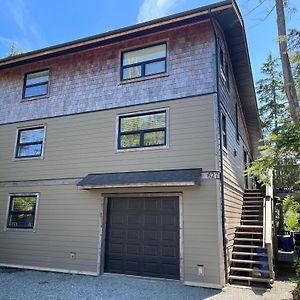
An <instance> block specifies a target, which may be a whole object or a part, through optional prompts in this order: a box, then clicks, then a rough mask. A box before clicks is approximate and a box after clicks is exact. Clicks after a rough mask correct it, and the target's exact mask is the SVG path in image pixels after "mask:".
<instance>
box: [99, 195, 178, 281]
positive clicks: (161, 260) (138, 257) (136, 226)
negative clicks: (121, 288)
mask: <svg viewBox="0 0 300 300" xmlns="http://www.w3.org/2000/svg"><path fill="white" fill-rule="evenodd" d="M107 216H108V217H107V234H106V251H105V271H106V272H111V273H122V274H130V275H138V276H149V277H161V278H172V279H179V201H178V198H177V197H163V198H162V197H160V198H122V197H120V198H110V199H109V201H108V215H107Z"/></svg>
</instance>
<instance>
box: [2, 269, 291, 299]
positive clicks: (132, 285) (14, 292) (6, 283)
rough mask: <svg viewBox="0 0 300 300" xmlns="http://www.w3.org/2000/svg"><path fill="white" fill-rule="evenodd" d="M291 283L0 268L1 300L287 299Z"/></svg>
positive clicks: (289, 297)
mask: <svg viewBox="0 0 300 300" xmlns="http://www.w3.org/2000/svg"><path fill="white" fill-rule="evenodd" d="M293 286H294V285H293V284H292V283H289V282H281V281H277V282H276V283H275V284H274V287H273V289H271V291H263V290H253V289H239V288H233V287H229V288H227V289H226V290H225V291H223V292H222V291H219V290H213V289H206V288H197V287H188V286H183V285H182V284H180V283H179V282H176V281H168V280H151V279H142V278H134V277H128V276H122V275H109V274H105V275H103V276H101V277H92V276H84V275H69V274H60V273H51V272H38V271H26V270H17V269H6V268H0V299H1V300H11V299H13V300H19V299H22V300H29V299H30V300H35V299H39V300H48V299H49V300H50V299H51V300H54V299H55V300H69V299H72V300H77V299H80V300H87V299H90V300H93V299H109V300H114V299H118V300H123V299H130V300H135V299H139V300H142V299H149V300H151V299H163V300H168V299H170V300H171V299H172V300H177V299H178V300H179V299H180V300H185V299H187V300H194V299H195V300H201V299H210V300H217V299H218V300H225V299H229V300H239V299H242V300H246V299H276V300H283V299H291V296H290V295H291V294H290V291H291V290H292V289H293Z"/></svg>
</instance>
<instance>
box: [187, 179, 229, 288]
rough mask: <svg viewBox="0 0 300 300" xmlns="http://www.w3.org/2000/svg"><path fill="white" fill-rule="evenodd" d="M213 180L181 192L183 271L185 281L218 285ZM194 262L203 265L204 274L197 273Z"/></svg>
mask: <svg viewBox="0 0 300 300" xmlns="http://www.w3.org/2000/svg"><path fill="white" fill-rule="evenodd" d="M216 184H217V182H216V181H215V180H203V181H202V183H201V187H200V189H189V190H186V191H184V193H183V216H184V219H183V222H184V232H183V236H184V249H183V252H184V258H185V259H184V270H185V272H184V273H185V278H184V280H185V281H190V282H203V283H214V284H221V282H220V280H221V279H220V278H221V275H220V274H221V273H222V272H221V270H222V269H223V268H224V265H222V262H221V257H220V247H222V245H221V243H220V236H219V229H220V228H219V226H221V225H220V224H219V223H218V217H217V214H218V208H217V188H216ZM197 265H204V274H205V275H204V276H199V275H198V274H197V273H198V267H197Z"/></svg>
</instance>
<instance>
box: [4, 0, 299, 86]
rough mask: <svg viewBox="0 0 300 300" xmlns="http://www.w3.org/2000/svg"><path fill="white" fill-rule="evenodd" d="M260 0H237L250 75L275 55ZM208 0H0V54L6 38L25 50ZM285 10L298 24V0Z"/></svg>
mask: <svg viewBox="0 0 300 300" xmlns="http://www.w3.org/2000/svg"><path fill="white" fill-rule="evenodd" d="M259 1H260V0H237V3H238V5H239V7H240V9H241V11H242V15H243V17H244V21H245V25H246V32H247V37H248V44H249V48H250V58H251V62H252V69H253V73H254V79H255V80H257V79H258V78H259V77H260V66H261V64H262V62H264V60H265V58H266V56H267V54H268V53H269V52H270V51H272V53H273V54H275V55H277V54H278V46H277V44H276V34H277V29H276V16H275V11H273V12H272V13H271V14H270V15H269V17H268V18H267V19H266V20H263V19H264V17H265V16H266V15H267V14H268V11H269V10H270V9H271V8H272V7H273V5H274V2H275V0H263V1H264V3H263V4H262V5H261V6H259V7H258V8H257V9H254V8H255V7H256V6H257V4H258V3H259ZM214 2H217V1H214V0H110V1H104V0H84V1H82V0H81V1H76V0H75V1H74V0H60V1H58V0H0V7H1V10H0V57H4V56H6V55H7V53H8V51H9V48H10V45H11V42H12V41H15V42H16V43H17V45H18V47H19V48H23V49H25V50H26V51H30V50H35V49H39V48H43V47H47V46H50V45H55V44H59V43H63V42H67V41H71V40H74V39H78V38H82V37H87V36H90V35H93V34H98V33H102V32H106V31H108V30H112V29H117V28H120V27H124V26H128V25H132V24H135V23H137V22H141V21H147V20H150V19H154V18H157V17H161V16H165V15H169V14H172V13H176V12H180V11H184V10H188V9H192V8H196V7H200V6H203V5H207V4H211V3H214ZM290 6H291V7H294V8H296V9H297V12H296V13H293V14H289V16H288V24H287V25H288V28H298V29H299V28H300V26H299V25H300V13H299V12H300V1H299V0H290Z"/></svg>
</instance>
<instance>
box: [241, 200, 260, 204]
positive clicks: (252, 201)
mask: <svg viewBox="0 0 300 300" xmlns="http://www.w3.org/2000/svg"><path fill="white" fill-rule="evenodd" d="M243 203H246V204H250V203H251V204H252V203H258V204H263V203H264V202H263V201H262V200H244V202H243Z"/></svg>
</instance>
